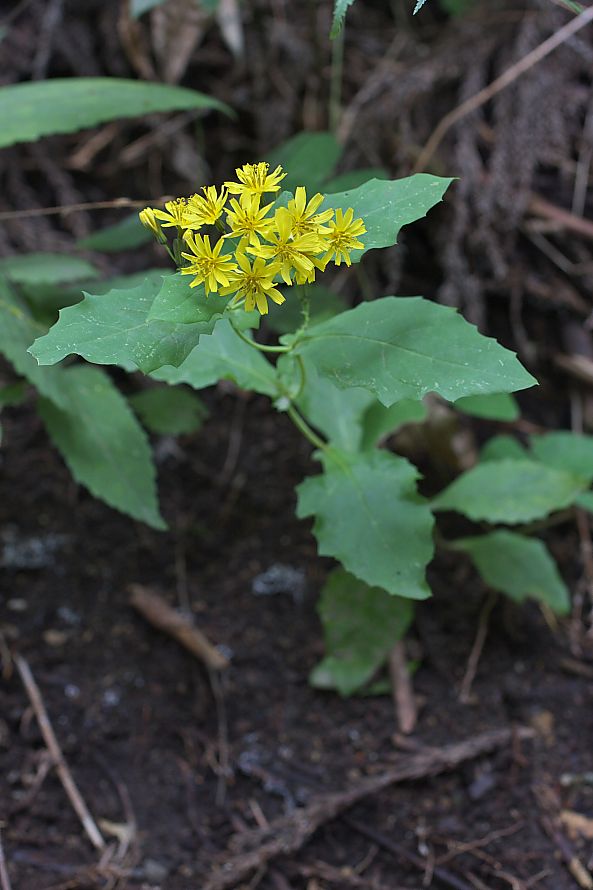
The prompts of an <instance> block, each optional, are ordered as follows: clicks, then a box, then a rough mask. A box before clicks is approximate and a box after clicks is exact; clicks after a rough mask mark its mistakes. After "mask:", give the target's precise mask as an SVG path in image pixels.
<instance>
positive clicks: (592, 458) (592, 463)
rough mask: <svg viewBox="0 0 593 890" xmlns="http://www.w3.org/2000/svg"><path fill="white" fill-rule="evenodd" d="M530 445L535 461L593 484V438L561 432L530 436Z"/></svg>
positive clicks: (565, 431)
mask: <svg viewBox="0 0 593 890" xmlns="http://www.w3.org/2000/svg"><path fill="white" fill-rule="evenodd" d="M530 445H531V450H532V453H533V456H534V457H535V459H536V460H538V461H541V462H542V463H544V464H546V465H547V466H549V467H556V468H557V469H559V470H565V471H566V472H569V473H573V474H574V475H575V476H580V477H581V478H583V479H585V480H586V481H587V482H589V483H590V482H593V436H583V435H580V434H578V433H571V432H568V431H567V430H561V431H558V432H555V433H546V434H545V435H543V436H532V437H531V439H530Z"/></svg>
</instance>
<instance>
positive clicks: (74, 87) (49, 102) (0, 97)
mask: <svg viewBox="0 0 593 890" xmlns="http://www.w3.org/2000/svg"><path fill="white" fill-rule="evenodd" d="M193 108H212V109H217V110H218V111H222V112H224V113H225V114H231V115H232V113H233V112H232V111H231V109H230V108H229V107H228V106H227V105H225V104H224V103H223V102H219V101H218V100H217V99H213V98H211V97H210V96H205V95H204V94H203V93H198V92H196V91H195V90H188V89H185V88H184V87H176V86H169V85H168V84H162V83H148V82H146V83H145V82H143V81H140V80H125V79H123V78H119V77H64V78H62V77H56V78H52V79H51V80H40V81H34V82H30V83H18V84H11V85H10V86H3V87H0V120H2V122H3V125H2V128H1V129H0V148H4V147H5V146H7V145H14V143H15V142H31V141H34V140H36V139H39V138H40V137H41V136H49V135H52V134H53V133H75V132H76V131H77V130H82V129H84V128H85V127H94V126H95V125H96V124H101V123H103V122H104V121H111V120H116V119H117V118H122V117H139V116H141V115H142V116H143V115H147V114H153V113H154V112H157V111H185V110H188V109H193Z"/></svg>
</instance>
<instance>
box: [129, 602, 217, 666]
mask: <svg viewBox="0 0 593 890" xmlns="http://www.w3.org/2000/svg"><path fill="white" fill-rule="evenodd" d="M129 589H130V591H131V593H132V598H131V600H130V603H131V604H132V606H133V607H134V608H135V609H136V610H137V611H138V612H140V614H141V615H142V617H143V618H146V620H147V621H148V622H149V624H152V626H153V627H156V628H158V630H162V631H163V633H166V634H168V635H169V636H170V637H173V639H175V640H177V642H178V643H180V644H181V645H182V646H183V647H184V648H185V649H187V650H188V652H191V653H192V655H195V656H196V658H199V659H200V661H202V662H203V663H204V664H205V665H206V667H208V668H210V670H213V671H223V670H224V669H225V668H227V667H228V666H229V662H228V659H227V658H225V657H224V655H222V653H221V652H219V651H218V649H216V647H215V646H213V645H212V643H211V642H210V641H209V640H208V639H206V637H205V636H204V634H203V633H202V631H201V630H198V628H197V627H194V625H193V624H192V622H191V620H190V619H189V618H186V617H185V616H184V615H181V614H180V613H179V612H177V611H176V610H175V609H172V608H171V606H170V605H169V604H168V603H167V602H165V600H164V599H163V598H162V597H160V596H157V594H156V593H152V592H151V591H150V590H147V589H146V588H145V587H142V585H141V584H130V586H129Z"/></svg>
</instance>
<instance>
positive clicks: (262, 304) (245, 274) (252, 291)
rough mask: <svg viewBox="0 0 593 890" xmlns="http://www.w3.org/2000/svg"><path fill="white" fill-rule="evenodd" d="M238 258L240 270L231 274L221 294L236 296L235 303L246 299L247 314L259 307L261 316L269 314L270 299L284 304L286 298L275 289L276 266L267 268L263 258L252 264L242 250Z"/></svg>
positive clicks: (237, 255) (238, 252) (256, 259)
mask: <svg viewBox="0 0 593 890" xmlns="http://www.w3.org/2000/svg"><path fill="white" fill-rule="evenodd" d="M236 258H237V263H238V264H239V268H238V269H235V271H233V272H231V273H229V276H228V278H229V283H228V286H225V287H223V288H221V290H220V293H221V294H224V295H227V294H234V295H235V296H234V300H233V302H234V303H238V302H239V301H240V300H242V299H244V300H245V309H246V310H247V312H251V311H252V310H253V309H255V308H256V307H257V310H258V312H259V313H260V314H261V315H266V314H267V312H268V299H270V300H273V301H274V302H275V303H278V304H280V303H284V297H283V296H282V294H281V293H280V291H279V290H278V289H277V288H276V287H274V278H275V276H276V272H277V269H276V268H275V267H274V266H267V265H266V263H265V261H264V260H263V259H261V257H256V258H255V259H254V260H253V263H250V262H249V259H248V258H247V257H246V256H245V254H244V253H243V252H242V251H240V250H238V251H237V253H236Z"/></svg>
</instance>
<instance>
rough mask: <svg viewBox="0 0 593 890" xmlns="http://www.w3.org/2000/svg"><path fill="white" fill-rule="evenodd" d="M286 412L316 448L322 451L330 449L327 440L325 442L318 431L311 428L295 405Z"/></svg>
mask: <svg viewBox="0 0 593 890" xmlns="http://www.w3.org/2000/svg"><path fill="white" fill-rule="evenodd" d="M286 413H287V414H288V416H289V417H290V419H291V420H292V422H293V423H294V425H295V426H296V428H297V429H298V430H299V432H301V433H302V434H303V436H304V437H305V439H308V440H309V442H310V443H311V444H312V445H314V446H315V448H319V449H320V450H321V451H327V450H328V444H327V442H324V441H323V439H321V438H320V437H319V436H318V435H317V433H315V432H314V431H313V430H312V429H311V427H310V426H309V424H308V423H307V421H306V420H304V418H302V417H301V415H300V414H299V412H298V411H297V410H296V408H295V407H294V405H289V406H288V409H287V411H286Z"/></svg>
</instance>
